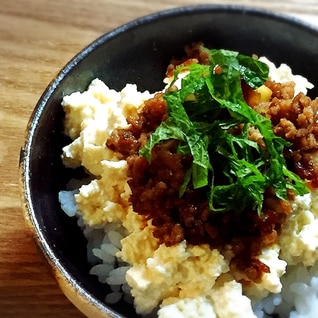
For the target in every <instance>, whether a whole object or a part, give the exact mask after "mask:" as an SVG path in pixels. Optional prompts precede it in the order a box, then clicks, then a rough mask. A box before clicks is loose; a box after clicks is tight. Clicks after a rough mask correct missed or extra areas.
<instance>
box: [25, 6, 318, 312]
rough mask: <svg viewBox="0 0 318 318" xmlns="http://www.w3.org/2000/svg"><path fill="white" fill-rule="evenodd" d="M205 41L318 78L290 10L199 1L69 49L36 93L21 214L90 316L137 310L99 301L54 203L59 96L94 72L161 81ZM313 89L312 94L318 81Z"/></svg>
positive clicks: (148, 85)
mask: <svg viewBox="0 0 318 318" xmlns="http://www.w3.org/2000/svg"><path fill="white" fill-rule="evenodd" d="M194 41H203V42H204V43H205V44H206V46H209V47H213V48H225V49H231V50H237V51H239V52H241V53H243V54H247V55H251V54H253V53H255V54H257V55H265V56H267V57H268V58H270V59H271V60H272V61H273V62H275V63H281V62H285V63H288V64H289V65H290V66H291V67H292V69H293V70H294V72H295V73H297V74H302V75H304V76H306V77H307V78H308V79H309V81H310V82H312V83H317V82H318V75H317V71H316V68H315V67H313V65H314V64H315V63H316V62H317V61H318V60H317V52H318V30H316V29H314V28H313V27H310V26H309V25H306V24H304V23H302V22H300V21H297V20H295V19H293V18H290V17H285V16H281V15H279V14H275V13H270V12H264V11H261V10H258V9H252V8H245V7H237V6H214V5H203V6H195V7H185V8H177V9H172V10H170V11H165V12H159V13H154V14H152V15H149V16H146V17H143V18H141V19H138V20H136V21H133V22H130V23H128V24H126V25H124V26H121V27H119V28H117V29H115V30H114V31H112V32H110V33H107V34H105V35H103V36H101V37H100V38H98V39H97V40H96V41H94V42H93V43H92V44H91V45H89V46H88V47H87V48H85V49H84V50H83V51H82V52H80V53H79V54H78V55H77V56H75V57H74V59H72V60H71V61H70V62H69V63H68V64H67V65H66V66H65V67H64V68H63V69H62V70H61V72H60V73H59V75H58V76H57V77H56V78H55V79H54V80H53V81H52V82H51V84H50V85H49V86H48V88H47V89H46V91H45V92H44V94H43V95H42V97H41V98H40V100H39V102H38V104H37V105H36V108H35V110H34V113H33V115H32V117H31V119H30V122H29V124H28V127H27V136H26V140H25V144H24V146H23V148H22V151H21V167H20V169H21V188H22V197H23V207H24V211H25V217H26V219H27V222H28V223H29V225H30V226H31V228H32V230H33V232H34V234H35V237H36V240H37V241H38V243H39V245H40V247H41V248H42V250H43V252H44V254H45V255H46V257H47V259H48V261H49V263H50V264H51V265H52V268H53V270H54V272H55V274H56V277H57V280H58V282H59V284H60V286H61V289H62V290H63V292H64V293H65V294H66V296H67V297H68V298H69V299H70V300H71V301H72V302H73V303H74V304H75V305H76V306H77V307H78V308H79V309H80V310H81V311H82V312H84V313H85V314H86V315H87V316H90V317H130V318H131V317H137V315H136V314H135V311H134V308H133V307H132V306H130V305H126V304H122V303H120V304H118V305H114V306H112V307H109V306H107V305H106V304H105V303H104V302H103V299H104V296H105V293H106V290H107V288H108V287H107V286H105V285H102V284H100V283H98V281H97V280H96V278H95V276H91V275H89V273H88V272H89V265H88V264H87V261H86V243H85V240H84V238H83V236H82V234H81V231H80V230H79V228H78V227H77V225H76V221H75V220H74V219H70V218H69V217H67V216H66V215H65V214H64V213H63V212H62V211H61V209H60V205H59V202H58V192H59V190H61V189H64V187H65V184H66V182H67V181H68V180H69V179H70V177H71V175H72V173H73V172H72V171H69V170H67V169H65V168H64V167H63V165H62V162H61V159H60V154H61V148H62V146H63V145H65V144H66V143H67V142H68V140H67V139H66V138H65V136H64V135H63V133H62V131H63V111H62V108H61V106H60V103H61V100H62V98H63V96H65V95H67V94H70V93H71V92H74V91H83V90H85V89H86V88H87V86H88V84H89V83H90V82H91V80H93V79H94V78H96V77H98V78H100V79H101V80H103V81H104V82H105V83H107V84H108V85H109V86H110V87H111V88H114V89H116V90H118V89H121V88H122V87H123V86H124V85H125V84H126V83H136V84H137V85H138V88H139V90H146V89H147V90H150V91H151V92H154V91H156V90H159V89H162V88H163V83H162V79H163V77H164V74H165V70H166V66H167V65H168V63H169V60H170V59H171V58H172V57H181V56H183V52H184V46H185V45H186V44H189V43H191V42H194ZM311 94H313V95H316V96H318V85H316V89H313V90H312V91H311Z"/></svg>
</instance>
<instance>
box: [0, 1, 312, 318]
mask: <svg viewBox="0 0 318 318" xmlns="http://www.w3.org/2000/svg"><path fill="white" fill-rule="evenodd" d="M206 2H209V3H218V2H222V3H231V4H239V5H253V6H257V7H262V8H266V9H271V10H275V11H278V12H282V13H287V14H292V15H297V16H298V17H300V18H301V19H304V20H306V21H307V22H309V23H312V24H316V25H317V26H318V0H281V1H276V0H267V1H266V2H265V1H261V0H260V1H257V0H245V1H244V0H243V1H235V0H234V1H211V0H210V1H206ZM199 3H201V1H195V0H173V1H172V0H161V1H151V0H150V1H149V0H134V1H128V0H126V1H125V0H95V1H91V0H67V1H65V0H54V1H49V0H43V1H41V0H15V1H9V0H0V103H1V107H0V172H1V182H0V317H2V318H6V317H8V318H9V317H21V318H27V317H33V318H37V317H45V318H49V317H55V318H58V317H63V318H67V317H74V318H76V317H83V315H82V314H81V313H80V312H79V311H78V310H77V309H76V308H75V307H74V306H73V305H72V304H71V303H70V302H69V301H68V300H67V299H66V297H65V296H64V295H63V294H62V293H61V291H60V290H59V288H58V287H57V284H56V283H55V280H54V279H53V276H52V275H51V272H50V269H49V268H48V265H47V263H46V261H45V260H44V257H43V256H42V254H41V253H40V252H39V250H38V249H37V247H36V245H35V244H34V241H33V238H32V237H31V234H30V233H29V231H28V229H27V227H26V225H25V222H24V219H23V216H22V212H21V207H20V192H19V183H18V180H19V175H18V158H19V150H20V147H21V145H22V143H23V138H24V131H25V127H26V124H27V121H28V118H29V116H30V115H31V112H32V110H33V108H34V106H35V104H36V102H37V100H38V98H39V97H40V95H41V93H42V92H43V90H44V89H45V87H46V86H47V85H48V83H49V82H50V80H51V79H52V78H53V77H54V76H55V75H56V74H57V72H58V71H59V69H60V68H62V67H63V66H64V64H65V63H67V62H68V61H69V60H70V59H71V58H72V57H73V56H74V55H75V54H76V53H77V52H78V51H80V50H81V49H82V48H84V47H85V46H86V45H87V44H89V43H90V42H91V41H93V40H94V39H95V38H97V37H98V36H100V35H101V34H103V33H105V32H107V31H110V30H111V29H113V28H115V27H117V26H119V25H121V24H123V23H125V22H128V21H130V20H132V19H135V18H137V17H140V16H142V15H146V14H149V13H151V12H153V11H158V10H163V9H168V8H172V7H175V6H181V5H191V4H199ZM316 20H317V21H316Z"/></svg>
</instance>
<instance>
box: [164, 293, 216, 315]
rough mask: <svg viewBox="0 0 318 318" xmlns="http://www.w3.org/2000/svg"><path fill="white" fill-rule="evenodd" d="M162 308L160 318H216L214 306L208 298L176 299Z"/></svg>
mask: <svg viewBox="0 0 318 318" xmlns="http://www.w3.org/2000/svg"><path fill="white" fill-rule="evenodd" d="M175 301H176V302H175V303H171V304H168V305H165V306H162V307H161V309H159V311H158V318H172V317H173V318H197V317H200V318H216V317H217V316H216V314H215V312H214V308H213V305H212V303H211V301H210V300H208V299H207V298H206V297H197V298H194V299H193V298H183V299H178V298H177V299H175Z"/></svg>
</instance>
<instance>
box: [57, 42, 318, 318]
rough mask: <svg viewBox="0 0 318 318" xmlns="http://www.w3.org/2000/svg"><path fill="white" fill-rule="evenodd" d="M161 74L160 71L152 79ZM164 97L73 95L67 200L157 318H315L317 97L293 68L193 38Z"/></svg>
mask: <svg viewBox="0 0 318 318" xmlns="http://www.w3.org/2000/svg"><path fill="white" fill-rule="evenodd" d="M150 76H151V75H150ZM163 87H164V88H163V89H162V91H159V92H148V91H144V92H140V91H138V88H137V86H136V85H135V84H133V83H127V85H126V86H125V87H124V88H123V89H122V90H121V91H115V90H113V89H112V88H111V87H108V86H107V85H106V84H105V83H103V82H102V81H100V80H99V79H98V78H97V79H94V80H93V81H92V82H91V84H90V86H89V87H88V89H87V91H84V92H74V93H72V94H70V95H68V96H65V97H64V98H63V101H62V107H63V109H64V112H65V121H64V128H65V134H66V135H68V136H69V137H70V138H71V140H72V141H71V143H70V144H68V145H66V146H65V147H64V148H63V149H62V150H61V152H62V155H61V156H62V160H63V163H64V165H65V166H66V167H68V168H72V169H73V168H78V167H83V168H84V170H85V172H86V177H85V178H83V179H80V180H78V179H76V178H74V179H71V180H70V181H69V183H68V185H67V188H66V189H63V190H62V191H60V192H59V201H60V203H61V206H62V209H63V210H64V211H65V212H66V213H67V214H68V215H69V216H70V217H76V218H77V222H78V225H79V226H80V227H81V229H82V232H83V234H84V236H85V237H86V239H87V241H88V244H87V255H88V262H89V263H90V264H91V270H90V274H92V275H96V276H97V277H98V280H99V281H100V282H101V283H104V284H108V285H110V286H111V292H110V293H107V294H106V292H105V302H106V303H108V304H112V303H116V302H118V301H120V300H123V299H124V300H125V301H127V302H131V303H133V304H134V307H135V310H136V312H137V313H138V314H139V315H141V316H144V317H160V318H171V317H174V318H179V317H180V318H181V317H183V318H190V317H209V318H213V317H219V318H228V317H244V318H248V317H294V318H295V317H316V315H317V312H318V263H317V260H318V231H317V229H318V191H317V188H318V156H317V149H318V142H317V141H318V125H317V124H316V123H317V120H318V115H317V109H318V99H311V98H310V97H308V96H307V89H311V88H312V87H313V85H312V84H311V83H309V82H308V81H307V79H306V78H304V77H302V76H301V75H294V74H293V73H292V70H291V69H290V67H289V66H288V65H286V64H281V65H280V66H275V65H274V64H273V63H272V62H271V61H270V60H268V59H267V58H266V57H258V56H256V55H255V56H246V55H243V54H241V53H239V52H235V51H230V50H226V49H222V48H221V49H220V48H218V49H215V48H212V49H211V48H207V47H205V46H204V44H203V43H194V44H191V45H189V46H187V47H186V48H185V53H184V57H183V58H181V59H179V60H177V59H175V58H173V57H172V60H171V62H170V64H169V65H167V70H166V76H165V78H164V79H163Z"/></svg>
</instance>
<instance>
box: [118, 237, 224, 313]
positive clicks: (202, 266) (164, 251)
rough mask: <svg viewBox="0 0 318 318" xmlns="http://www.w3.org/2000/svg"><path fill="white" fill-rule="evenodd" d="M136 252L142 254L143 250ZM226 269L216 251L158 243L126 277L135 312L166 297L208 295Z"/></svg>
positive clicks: (185, 245) (143, 311)
mask: <svg viewBox="0 0 318 318" xmlns="http://www.w3.org/2000/svg"><path fill="white" fill-rule="evenodd" d="M123 249H124V246H123ZM135 251H136V252H137V253H139V254H142V253H143V249H135ZM228 270H229V267H228V262H227V261H226V260H225V259H224V257H223V256H222V255H221V254H220V252H219V251H217V250H211V249H210V248H209V247H208V246H207V245H200V246H189V245H187V243H186V242H185V241H183V242H181V243H179V244H177V245H174V246H171V247H167V246H166V245H164V244H161V245H160V246H159V247H158V248H157V249H156V250H154V251H153V255H152V257H149V258H147V260H146V262H143V263H137V264H136V265H135V264H133V266H132V267H131V268H130V269H129V270H128V271H127V274H126V279H127V282H128V284H129V285H130V286H131V287H132V290H131V294H132V295H133V297H134V299H135V307H136V311H137V312H138V313H140V314H147V313H150V312H151V311H152V310H153V309H154V308H156V307H157V306H158V305H159V304H160V302H161V301H162V300H164V299H166V298H170V297H178V298H181V299H184V298H196V297H200V296H202V295H207V294H208V293H210V291H211V289H212V287H213V285H214V283H215V281H216V279H217V278H218V277H219V276H220V275H221V274H222V273H224V272H227V271H228Z"/></svg>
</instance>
